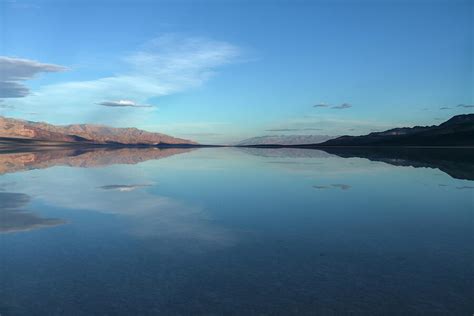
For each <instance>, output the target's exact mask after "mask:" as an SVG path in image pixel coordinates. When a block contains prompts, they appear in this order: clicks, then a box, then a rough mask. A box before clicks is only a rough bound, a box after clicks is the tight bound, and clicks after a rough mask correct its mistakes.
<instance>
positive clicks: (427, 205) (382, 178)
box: [0, 148, 474, 316]
mask: <svg viewBox="0 0 474 316" xmlns="http://www.w3.org/2000/svg"><path fill="white" fill-rule="evenodd" d="M466 153H467V152H466V151H463V152H456V151H448V150H444V151H443V152H442V153H441V154H439V155H438V154H434V153H431V152H429V153H426V152H425V153H423V154H421V155H420V154H416V155H411V156H410V157H415V158H413V160H410V159H408V158H407V157H406V156H404V157H400V156H397V157H388V158H387V157H384V158H383V159H380V153H377V155H375V154H373V153H371V154H370V155H366V156H367V157H369V158H370V159H372V160H370V159H367V157H366V158H358V157H362V156H363V155H361V154H360V153H357V155H355V154H353V153H349V154H344V155H342V154H341V153H340V152H338V153H337V154H338V155H336V154H333V153H327V152H324V151H317V150H306V149H305V150H303V149H231V148H216V149H197V150H188V149H169V150H148V149H135V150H132V149H123V150H116V151H108V150H95V151H86V150H85V151H74V152H72V151H71V150H64V151H51V152H49V151H48V152H45V151H43V152H37V153H5V154H3V155H0V174H1V175H0V258H1V259H0V273H1V276H0V282H1V286H0V314H1V315H2V316H5V315H157V314H160V315H223V314H226V315H315V314H318V315H348V314H352V315H372V314H373V315H392V314H393V315H420V314H439V315H471V314H472V313H473V312H474V299H473V297H474V286H473V284H474V216H473V213H474V181H472V180H473V179H474V178H473V177H472V175H473V173H474V172H473V171H474V160H471V158H469V157H472V151H471V152H469V153H468V154H466ZM341 156H344V157H349V158H343V157H341ZM374 157H376V158H374ZM420 157H421V158H420ZM432 157H434V158H432ZM446 157H448V158H446ZM449 157H452V160H450V159H449ZM456 157H457V158H456ZM459 157H460V158H459ZM466 157H467V158H466ZM431 158H432V159H431Z"/></svg>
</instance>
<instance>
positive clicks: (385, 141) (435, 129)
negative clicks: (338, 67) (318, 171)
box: [316, 114, 474, 146]
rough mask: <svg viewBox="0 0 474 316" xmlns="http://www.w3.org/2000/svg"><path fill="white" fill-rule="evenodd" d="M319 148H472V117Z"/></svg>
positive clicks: (340, 139) (352, 138) (347, 138)
mask: <svg viewBox="0 0 474 316" xmlns="http://www.w3.org/2000/svg"><path fill="white" fill-rule="evenodd" d="M316 145H318V146H474V114H462V115H456V116H453V117H452V118H451V119H449V120H447V121H446V122H444V123H442V124H440V125H432V126H415V127H411V128H410V127H402V128H394V129H390V130H387V131H384V132H375V133H370V134H368V135H363V136H341V137H338V138H335V139H331V140H328V141H325V142H323V143H320V144H316Z"/></svg>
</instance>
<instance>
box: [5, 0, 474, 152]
mask: <svg viewBox="0 0 474 316" xmlns="http://www.w3.org/2000/svg"><path fill="white" fill-rule="evenodd" d="M473 16H474V2H472V1H461V0H449V1H436V0H433V1H428V0H422V1H403V0H399V1H384V0H381V1H355V0H354V1H338V0H336V1H184V0H183V1H174V2H172V1H20V0H18V1H13V0H12V1H4V0H0V56H2V57H0V67H8V68H5V69H6V70H5V69H3V70H2V72H3V74H1V75H0V97H2V98H1V99H0V100H1V101H0V115H5V116H10V117H18V118H23V119H28V120H35V121H38V120H39V121H47V122H50V123H54V124H69V123H98V124H107V125H113V126H135V127H138V128H142V129H146V130H150V131H157V132H163V133H168V134H171V135H174V136H180V137H186V138H191V139H194V140H197V141H200V142H206V143H228V142H233V141H237V140H240V139H244V138H247V137H252V136H261V135H275V134H282V135H288V134H320V135H324V134H328V135H342V134H362V133H367V132H370V131H372V130H382V129H385V128H389V127H394V126H401V125H408V126H412V125H417V124H419V125H425V124H438V123H440V122H441V121H442V120H444V119H447V118H449V117H451V116H452V115H455V114H460V113H472V112H473V111H474V108H473V107H469V105H472V104H473V103H474V102H473V60H474V55H473V42H474V41H473ZM343 104H345V105H343ZM314 105H324V106H318V107H314ZM459 105H463V106H459Z"/></svg>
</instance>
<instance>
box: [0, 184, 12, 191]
mask: <svg viewBox="0 0 474 316" xmlns="http://www.w3.org/2000/svg"><path fill="white" fill-rule="evenodd" d="M15 184H16V182H4V183H0V191H5V190H7V188H9V187H12V186H15Z"/></svg>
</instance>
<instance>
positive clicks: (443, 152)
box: [240, 147, 474, 180]
mask: <svg viewBox="0 0 474 316" xmlns="http://www.w3.org/2000/svg"><path fill="white" fill-rule="evenodd" d="M240 150H242V151H244V152H246V153H248V154H252V155H256V156H261V157H280V158H331V157H342V158H366V159H369V160H370V161H377V162H384V163H387V164H390V165H393V166H411V167H415V168H436V169H439V170H441V171H443V172H444V173H446V174H448V175H449V176H451V177H453V178H456V179H465V180H474V148H409V147H396V148H395V147H354V148H350V147H324V148H318V149H302V148H241V149H240ZM269 162H270V163H279V164H285V163H286V164H291V163H298V162H294V161H288V162H285V161H279V162H275V161H269ZM300 165H301V163H300Z"/></svg>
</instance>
